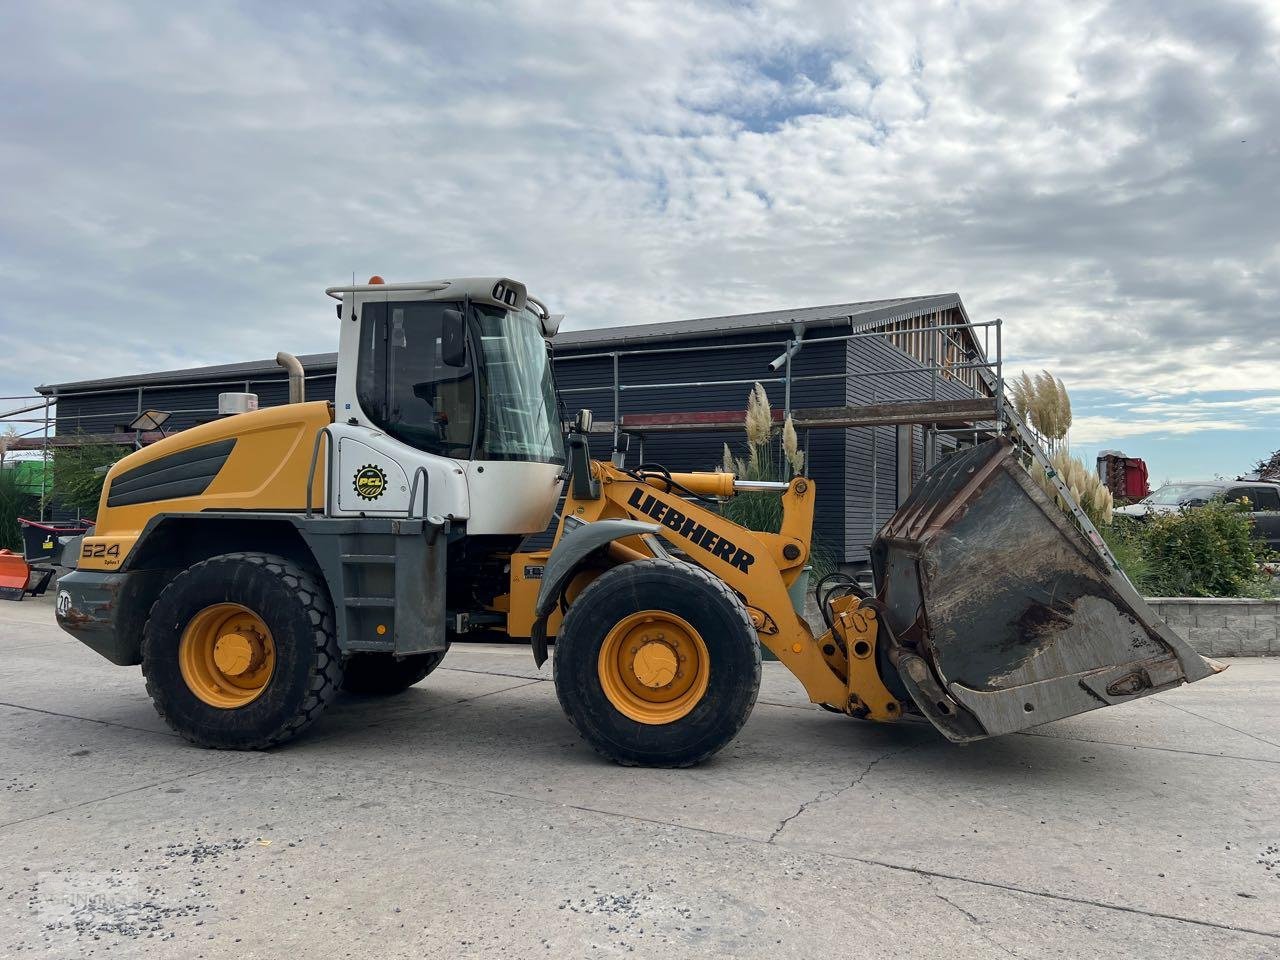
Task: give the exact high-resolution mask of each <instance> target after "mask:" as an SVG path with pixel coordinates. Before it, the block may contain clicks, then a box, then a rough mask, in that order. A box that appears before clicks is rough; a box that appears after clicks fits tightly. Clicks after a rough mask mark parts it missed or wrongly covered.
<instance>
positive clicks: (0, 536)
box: [0, 468, 40, 552]
mask: <svg viewBox="0 0 1280 960" xmlns="http://www.w3.org/2000/svg"><path fill="white" fill-rule="evenodd" d="M39 512H40V498H39V497H33V496H32V495H31V494H30V493H28V492H27V491H26V490H24V489H23V487H22V482H21V479H20V478H19V476H18V471H17V470H14V469H12V468H10V469H7V470H0V547H6V548H8V549H9V550H14V551H17V552H21V551H22V529H21V527H19V526H18V518H19V517H31V516H34V515H36V514H38V513H39Z"/></svg>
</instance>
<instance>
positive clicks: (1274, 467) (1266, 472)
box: [1254, 450, 1280, 480]
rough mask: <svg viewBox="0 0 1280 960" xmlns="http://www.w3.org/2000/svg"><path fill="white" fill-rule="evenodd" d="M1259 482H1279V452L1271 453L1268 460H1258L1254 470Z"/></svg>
mask: <svg viewBox="0 0 1280 960" xmlns="http://www.w3.org/2000/svg"><path fill="white" fill-rule="evenodd" d="M1254 469H1255V470H1257V471H1258V478H1259V479H1261V480H1280V450H1277V451H1276V452H1275V453H1273V454H1272V455H1271V457H1270V459H1268V460H1259V461H1258V465H1257V466H1256V467H1255V468H1254Z"/></svg>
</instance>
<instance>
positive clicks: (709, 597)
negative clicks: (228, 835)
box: [56, 277, 1215, 766]
mask: <svg viewBox="0 0 1280 960" xmlns="http://www.w3.org/2000/svg"><path fill="white" fill-rule="evenodd" d="M326 292H327V293H328V294H329V295H330V296H331V297H333V298H334V299H335V300H337V301H338V303H337V314H338V323H339V326H340V336H339V354H338V356H339V359H338V366H337V385H336V393H335V400H334V402H333V403H328V402H324V401H320V402H306V400H305V397H304V395H303V394H304V379H303V376H302V371H301V368H300V367H299V365H298V364H297V361H296V360H294V359H293V358H291V357H289V356H288V355H281V358H280V359H281V362H282V363H284V364H285V365H286V366H289V367H290V369H291V378H290V399H291V401H293V402H290V403H289V404H286V405H282V406H277V407H272V408H267V409H261V410H255V411H252V412H245V413H239V414H236V415H233V416H228V417H225V418H223V419H219V420H216V421H214V422H210V423H206V424H203V425H201V426H197V427H194V428H192V429H189V430H185V431H183V432H181V433H178V434H175V435H172V436H169V437H167V438H165V439H163V440H160V441H159V442H157V443H154V444H152V445H150V446H148V447H146V448H144V449H142V450H139V451H137V452H135V453H133V454H131V455H129V456H128V457H125V458H124V459H123V460H121V461H120V462H118V463H116V464H115V465H114V466H113V467H112V468H111V470H110V471H109V473H108V474H107V476H106V479H105V483H104V485H103V491H102V499H101V502H100V505H99V511H98V514H97V526H96V527H95V529H94V530H93V531H92V532H91V534H90V535H87V536H86V537H85V538H84V540H83V542H82V543H81V545H80V550H79V561H78V564H77V567H76V569H75V570H74V571H73V572H71V573H70V574H68V575H66V576H64V577H63V578H62V580H61V581H60V582H59V590H58V597H57V604H56V610H57V618H58V622H59V624H60V625H61V626H62V627H63V628H64V629H65V630H67V631H68V632H69V633H71V634H72V635H73V636H75V637H77V638H78V639H80V640H81V641H83V642H84V643H85V644H86V645H88V646H89V647H91V648H92V649H93V650H95V651H97V652H98V653H99V654H101V655H102V656H104V657H106V658H107V659H108V660H110V661H111V662H113V663H116V664H119V665H122V666H136V665H141V667H142V673H143V676H144V677H145V680H146V686H147V690H148V692H149V694H150V696H151V698H152V700H153V701H154V703H155V706H156V709H157V710H158V711H159V713H160V714H161V715H162V716H163V717H164V719H165V720H166V721H167V722H168V723H169V724H170V726H172V727H173V729H174V730H176V731H177V732H178V733H179V734H181V735H182V736H183V737H185V738H187V739H188V740H190V741H192V742H194V743H196V744H200V745H203V746H207V747H215V748H229V749H263V748H269V747H273V746H275V745H277V744H281V743H284V742H285V741H287V740H289V739H290V738H291V737H293V736H295V735H297V734H298V733H300V732H301V731H302V730H304V729H305V728H306V727H308V726H309V725H310V724H311V723H313V722H314V721H315V720H316V719H317V718H318V717H319V715H320V714H321V713H322V712H323V710H324V708H325V706H326V705H327V704H328V703H330V702H331V701H332V700H333V699H334V697H335V696H336V695H337V693H338V691H339V690H344V689H345V690H348V691H351V692H352V693H356V694H362V695H377V694H382V695H386V694H393V693H397V692H399V691H402V690H405V689H407V688H408V687H410V686H412V685H413V684H415V683H417V682H419V681H421V680H422V679H423V678H424V677H426V675H427V674H429V673H430V672H431V671H432V670H433V669H434V668H435V667H436V666H437V665H438V664H439V663H440V662H441V659H442V658H443V657H444V656H445V654H446V652H447V651H448V649H449V646H450V644H451V643H452V642H454V641H455V640H457V639H458V638H459V637H462V636H464V635H466V634H468V633H470V632H473V631H493V630H499V631H503V632H505V633H506V634H507V635H508V636H510V637H512V638H518V639H527V640H528V642H529V643H530V646H531V648H532V651H533V655H534V657H535V660H536V662H537V664H538V665H539V666H542V665H543V663H544V662H545V661H546V659H547V650H548V645H549V643H550V641H551V640H552V639H554V642H555V655H554V658H553V673H554V680H555V689H556V693H557V696H558V698H559V700H560V703H561V705H562V707H563V708H564V711H565V713H566V714H567V715H568V717H569V719H570V721H571V722H572V723H573V724H574V726H575V727H576V728H577V730H578V731H579V732H580V734H581V735H582V737H583V738H584V739H585V740H586V741H587V742H588V743H589V744H590V745H591V746H592V747H593V748H595V750H597V751H598V752H599V753H601V754H602V755H603V756H605V757H607V758H609V759H610V760H613V761H616V762H619V763H623V764H643V765H655V766H686V765H690V764H694V763H697V762H699V761H701V760H704V759H706V758H707V757H709V756H711V755H712V754H714V753H715V752H716V751H717V750H719V749H720V748H722V747H724V746H725V744H727V743H729V742H730V741H731V740H732V739H733V737H734V736H735V735H736V734H737V732H738V730H739V729H740V728H741V727H742V725H743V723H744V722H745V721H746V719H747V716H748V715H749V713H750V712H751V709H752V706H753V705H754V703H755V699H756V692H757V689H758V687H759V683H760V675H761V649H762V648H765V649H768V650H769V651H771V652H772V653H773V654H774V655H775V656H776V657H777V659H778V660H780V661H781V662H782V664H783V665H784V666H785V667H786V668H787V669H788V670H790V671H791V672H792V673H793V674H794V675H795V676H796V677H797V678H798V679H799V681H800V682H801V683H802V684H803V686H804V688H805V690H806V691H807V693H808V695H809V698H810V699H811V700H812V701H813V702H814V703H815V704H818V705H821V706H823V707H826V708H828V709H830V710H832V711H834V712H836V713H840V714H846V715H848V716H851V717H856V718H863V719H866V720H870V721H877V722H883V723H896V722H901V721H903V720H904V719H906V718H915V719H917V720H919V719H921V718H923V719H925V720H927V721H929V722H930V723H932V724H933V725H934V726H935V727H936V728H937V729H938V730H939V731H940V732H941V733H942V734H943V735H944V736H945V737H947V738H948V739H950V740H952V741H955V742H958V743H965V742H969V741H974V740H978V739H981V738H984V737H990V736H995V735H999V734H1006V733H1012V732H1014V731H1017V730H1021V729H1024V728H1026V727H1029V726H1032V725H1035V724H1040V723H1044V722H1047V721H1050V720H1056V719H1060V718H1062V717H1068V716H1071V715H1073V714H1078V713H1081V712H1084V711H1087V710H1092V709H1095V708H1097V707H1102V706H1106V705H1108V704H1115V703H1125V702H1128V701H1129V700H1132V699H1135V698H1137V697H1142V696H1145V695H1147V694H1151V693H1155V692H1158V691H1162V690H1167V689H1169V688H1171V687H1174V686H1176V685H1178V684H1180V683H1183V682H1187V681H1194V680H1199V679H1201V678H1203V677H1206V676H1208V675H1210V674H1211V673H1213V672H1214V670H1215V666H1214V665H1213V664H1211V663H1210V662H1208V661H1206V660H1204V659H1202V658H1201V657H1200V656H1198V655H1197V654H1196V653H1195V652H1194V651H1192V650H1191V649H1190V648H1189V647H1188V646H1187V645H1186V644H1185V643H1183V642H1182V641H1181V640H1180V639H1179V638H1178V637H1177V636H1176V635H1174V634H1173V633H1172V632H1171V631H1170V630H1169V629H1168V628H1167V627H1166V626H1165V625H1164V624H1163V623H1162V622H1161V621H1159V619H1158V618H1157V617H1156V616H1155V615H1154V614H1153V613H1152V611H1151V610H1150V609H1149V608H1148V607H1147V606H1146V604H1145V603H1144V602H1143V601H1142V600H1141V598H1139V597H1138V595H1137V594H1136V593H1135V592H1134V590H1133V588H1132V587H1131V586H1130V585H1129V583H1128V581H1127V580H1126V579H1125V578H1124V576H1123V575H1122V574H1120V573H1119V572H1118V570H1117V569H1116V568H1115V566H1114V564H1113V563H1112V562H1111V561H1110V558H1109V556H1108V555H1107V553H1106V551H1105V546H1104V545H1103V544H1102V541H1101V539H1100V538H1098V537H1097V535H1096V532H1094V531H1093V529H1092V527H1091V526H1089V525H1088V522H1087V519H1085V518H1084V515H1083V514H1082V513H1080V512H1079V510H1078V509H1077V508H1076V507H1075V506H1074V504H1072V503H1071V501H1070V497H1069V495H1068V494H1067V493H1066V491H1065V490H1063V491H1061V494H1062V497H1064V498H1065V500H1063V502H1065V503H1067V505H1068V509H1067V510H1064V509H1062V508H1061V507H1060V506H1059V504H1058V503H1057V502H1055V500H1054V499H1052V498H1050V497H1049V496H1048V495H1047V494H1046V493H1045V492H1044V491H1043V490H1042V489H1041V488H1040V487H1039V486H1038V485H1037V484H1036V483H1035V482H1033V481H1032V479H1031V477H1030V475H1029V474H1028V473H1027V471H1026V470H1025V469H1024V467H1023V465H1022V462H1021V458H1022V457H1024V456H1026V450H1025V445H1024V446H1023V447H1020V446H1018V445H1017V444H1015V442H1014V441H1013V440H1011V439H1009V438H1008V436H1007V435H1001V436H999V437H998V438H997V439H994V440H991V441H989V442H987V443H984V444H981V445H978V446H975V447H973V448H972V449H970V450H968V451H965V452H963V453H958V454H956V455H954V456H951V457H949V458H948V459H946V460H945V461H943V462H942V463H941V464H939V465H938V466H937V467H935V468H934V469H933V470H932V471H930V472H929V473H927V474H926V476H925V477H924V478H923V480H922V481H921V482H920V483H919V484H918V486H917V487H916V489H915V490H914V492H913V493H912V494H911V496H910V497H909V498H908V499H907V501H906V502H905V503H904V504H903V506H902V507H901V509H899V510H898V512H897V513H896V514H895V515H894V516H893V518H892V519H891V520H890V521H889V522H888V524H887V525H886V526H885V527H884V528H883V529H882V530H881V531H880V533H879V535H878V536H877V537H876V539H875V542H874V544H873V547H872V561H873V571H874V583H875V588H874V590H867V589H865V588H863V587H859V586H858V585H857V584H856V583H854V582H845V583H840V582H835V583H828V584H826V585H824V587H823V589H821V590H820V591H819V594H820V596H819V600H820V604H819V606H820V613H821V615H822V617H823V618H824V619H825V621H826V625H827V629H826V630H825V631H824V632H822V633H821V634H820V635H815V632H814V631H813V630H811V628H810V626H809V624H808V623H807V622H806V620H805V618H804V616H802V614H801V610H800V608H801V607H802V606H803V602H804V598H803V596H800V594H801V593H802V592H803V584H804V582H805V577H806V574H805V569H806V566H807V564H808V561H809V559H810V552H811V546H812V528H813V518H814V503H815V496H816V488H815V485H814V482H813V480H812V479H810V478H808V477H804V476H796V477H794V478H793V479H791V480H790V481H789V482H779V483H769V482H758V481H750V480H744V479H739V478H737V477H735V476H734V475H732V474H729V473H723V472H706V473H683V472H674V471H670V470H668V469H666V468H665V467H663V466H661V465H659V464H639V465H636V466H628V465H627V458H626V455H625V452H624V451H623V450H620V449H619V450H615V451H614V452H613V455H612V456H611V457H610V458H609V459H604V460H597V459H592V458H591V455H590V451H589V449H588V435H589V433H590V426H591V424H590V416H589V413H588V412H586V411H583V412H582V413H581V414H579V416H578V418H577V420H576V421H574V423H573V425H572V427H570V428H569V429H568V431H567V438H566V436H565V433H566V431H565V430H564V427H563V421H562V418H561V416H560V413H559V408H558V405H557V397H556V391H555V384H554V381H553V378H552V365H551V361H550V347H549V344H550V340H551V338H552V337H553V335H554V334H555V332H556V328H557V325H558V322H559V319H558V318H557V317H555V316H553V315H551V314H550V313H549V312H548V311H547V309H546V308H545V307H544V306H543V304H542V303H540V302H539V301H538V300H536V299H535V298H534V297H532V296H530V295H529V294H528V293H527V291H526V289H525V287H524V285H523V284H520V283H518V282H516V281H513V280H510V279H506V278H499V277H490V278H471V279H454V280H444V281H439V282H430V283H385V282H382V281H381V279H380V278H377V277H375V278H371V281H370V282H369V283H365V284H353V285H350V286H342V287H331V288H329V289H328V290H327V291H326ZM1015 439H1016V435H1015ZM617 446H622V444H617ZM744 491H752V492H755V493H760V492H764V493H766V494H768V495H772V496H777V497H779V498H780V500H781V506H782V521H781V526H780V528H779V529H778V530H777V532H759V531H754V530H748V529H745V528H743V527H741V526H738V525H736V524H734V523H732V522H730V521H729V520H728V519H726V518H725V517H724V516H723V515H722V513H721V512H720V504H721V503H722V502H723V501H724V500H726V499H727V498H730V497H733V496H734V495H736V494H739V493H742V492H744ZM562 495H563V498H564V499H563V506H561V507H560V509H559V515H558V523H557V525H556V533H555V539H554V543H553V545H552V546H551V547H550V548H549V549H545V550H523V549H521V546H522V543H523V542H524V541H525V540H527V539H528V538H529V536H530V535H531V534H536V533H539V532H541V531H543V530H544V529H546V528H547V527H548V525H549V524H550V522H551V521H552V519H553V517H555V516H556V511H557V506H558V504H559V503H560V500H561V496H562Z"/></svg>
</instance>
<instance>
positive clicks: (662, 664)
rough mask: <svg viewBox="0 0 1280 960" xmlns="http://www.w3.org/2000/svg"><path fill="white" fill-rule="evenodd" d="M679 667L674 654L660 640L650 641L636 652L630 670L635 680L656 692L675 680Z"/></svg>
mask: <svg viewBox="0 0 1280 960" xmlns="http://www.w3.org/2000/svg"><path fill="white" fill-rule="evenodd" d="M679 665H680V661H679V660H678V659H677V657H676V652H675V651H674V650H673V649H671V647H670V646H669V645H667V644H666V643H664V642H663V641H662V640H650V641H649V642H648V643H645V644H644V645H643V646H641V647H640V649H639V650H637V651H636V658H635V660H634V661H633V662H632V669H633V670H634V671H635V674H636V679H637V680H639V681H640V682H641V683H643V684H644V685H645V686H646V687H649V688H650V689H655V690H656V689H657V688H659V687H665V686H666V685H667V684H669V683H670V682H671V681H672V680H674V679H675V678H676V670H677V668H678V667H679Z"/></svg>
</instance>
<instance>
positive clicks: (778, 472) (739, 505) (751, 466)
mask: <svg viewBox="0 0 1280 960" xmlns="http://www.w3.org/2000/svg"><path fill="white" fill-rule="evenodd" d="M743 426H744V428H745V430H746V435H747V451H746V456H745V457H735V456H734V455H733V451H732V450H730V449H729V445H728V444H727V443H726V444H725V445H724V456H723V458H722V460H721V463H720V465H719V469H721V470H723V471H724V472H725V473H732V474H734V475H735V476H736V477H737V478H738V479H739V480H772V481H778V480H784V481H785V480H790V479H791V478H792V477H794V476H798V475H800V474H802V473H803V472H804V467H805V462H804V451H803V450H801V449H800V441H799V438H798V437H797V436H796V428H795V425H794V424H793V423H792V422H791V418H790V417H788V418H787V419H786V421H785V422H784V423H783V425H782V430H781V431H780V433H779V432H778V431H775V428H774V423H773V411H772V410H771V409H770V407H769V398H768V396H767V395H766V394H765V392H764V387H762V386H761V385H760V384H758V383H757V384H756V385H755V386H754V387H752V388H751V393H750V394H749V395H748V396H747V415H746V418H745V421H744V424H743ZM720 514H721V516H724V517H726V518H728V519H729V520H732V521H733V522H734V523H736V524H738V525H739V526H743V527H746V528H747V529H748V530H758V531H760V532H762V533H777V532H778V531H779V530H780V529H781V528H782V498H781V497H780V496H778V494H776V493H739V494H736V495H734V496H733V497H730V498H729V499H728V500H726V501H724V503H722V504H721V505H720ZM809 564H810V565H811V566H812V567H813V573H814V576H815V577H822V576H825V575H826V574H828V573H830V572H831V571H832V570H834V569H835V565H836V564H835V557H834V555H833V554H832V553H831V551H830V550H828V549H827V548H826V546H825V545H824V544H821V543H819V542H818V540H817V538H816V537H815V538H814V540H813V542H812V544H811V545H810V554H809Z"/></svg>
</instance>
